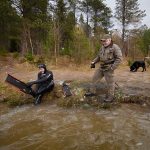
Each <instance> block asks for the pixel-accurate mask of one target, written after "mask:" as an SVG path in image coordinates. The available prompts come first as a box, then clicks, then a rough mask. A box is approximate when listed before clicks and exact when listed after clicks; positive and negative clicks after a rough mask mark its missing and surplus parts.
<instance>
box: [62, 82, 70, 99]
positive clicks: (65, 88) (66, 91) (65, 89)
mask: <svg viewBox="0 0 150 150" xmlns="http://www.w3.org/2000/svg"><path fill="white" fill-rule="evenodd" d="M62 90H63V93H64V96H65V97H68V96H71V95H72V93H71V89H70V87H69V86H68V85H67V84H66V83H63V85H62Z"/></svg>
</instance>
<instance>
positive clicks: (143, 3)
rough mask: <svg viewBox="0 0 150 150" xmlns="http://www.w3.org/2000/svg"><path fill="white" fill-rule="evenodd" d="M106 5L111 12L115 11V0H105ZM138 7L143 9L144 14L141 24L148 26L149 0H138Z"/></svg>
mask: <svg viewBox="0 0 150 150" xmlns="http://www.w3.org/2000/svg"><path fill="white" fill-rule="evenodd" d="M105 1H106V2H105V3H106V4H107V6H108V7H110V8H111V10H112V11H113V14H114V12H115V3H116V0H105ZM138 3H139V5H140V6H139V8H140V9H141V10H145V11H146V12H145V13H146V16H145V17H144V18H143V21H142V23H141V25H144V24H146V25H147V26H148V27H149V28H150V0H138Z"/></svg>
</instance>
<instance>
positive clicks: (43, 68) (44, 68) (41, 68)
mask: <svg viewBox="0 0 150 150" xmlns="http://www.w3.org/2000/svg"><path fill="white" fill-rule="evenodd" d="M38 68H39V70H40V72H41V73H45V71H46V65H45V64H40V65H38Z"/></svg>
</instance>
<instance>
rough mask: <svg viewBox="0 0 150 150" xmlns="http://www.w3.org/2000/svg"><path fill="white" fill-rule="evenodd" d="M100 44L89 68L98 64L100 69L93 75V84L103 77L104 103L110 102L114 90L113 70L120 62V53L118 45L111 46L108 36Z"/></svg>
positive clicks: (111, 42)
mask: <svg viewBox="0 0 150 150" xmlns="http://www.w3.org/2000/svg"><path fill="white" fill-rule="evenodd" d="M101 42H102V47H101V48H100V50H99V53H98V55H97V57H96V58H95V59H94V60H93V61H92V62H91V68H95V64H96V63H98V62H100V67H99V68H98V69H97V70H96V72H95V73H94V76H93V82H94V83H95V82H97V81H98V80H101V79H102V78H103V77H105V80H106V83H107V89H108V91H107V95H106V99H105V102H112V101H113V99H114V90H115V82H114V70H115V69H116V68H117V67H118V66H119V64H120V63H121V61H122V52H121V49H120V48H119V46H118V45H116V44H113V41H112V38H111V36H110V35H109V34H106V35H104V36H103V38H102V39H101Z"/></svg>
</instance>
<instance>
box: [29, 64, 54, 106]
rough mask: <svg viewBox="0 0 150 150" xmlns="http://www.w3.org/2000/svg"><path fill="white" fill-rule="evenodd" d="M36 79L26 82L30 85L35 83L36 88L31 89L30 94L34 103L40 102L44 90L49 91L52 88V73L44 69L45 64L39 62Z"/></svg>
mask: <svg viewBox="0 0 150 150" xmlns="http://www.w3.org/2000/svg"><path fill="white" fill-rule="evenodd" d="M38 67H39V70H40V71H39V73H38V79H37V80H35V81H31V82H28V83H27V85H28V86H29V87H32V85H33V84H36V90H35V91H34V90H31V93H30V94H31V95H32V96H33V97H34V98H35V100H34V104H35V105H37V104H40V103H41V99H42V96H43V95H44V94H45V93H46V92H50V91H52V90H53V88H54V80H53V73H52V72H51V71H48V70H47V69H46V65H45V64H40V65H39V66H38Z"/></svg>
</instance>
